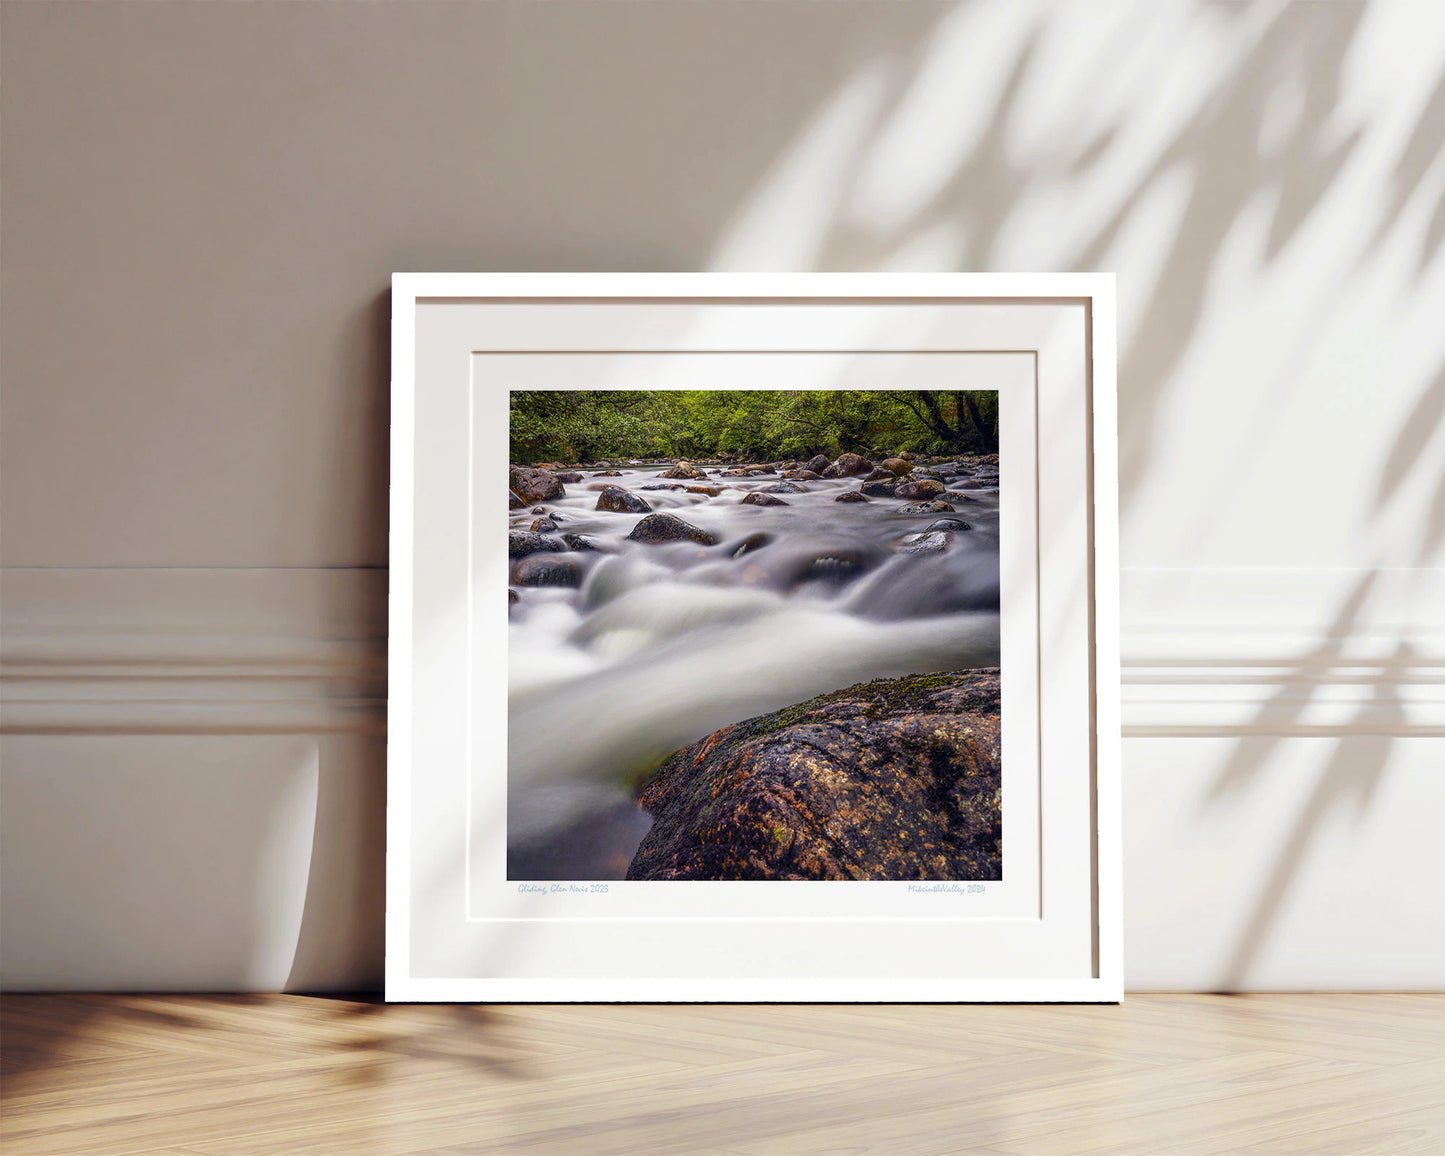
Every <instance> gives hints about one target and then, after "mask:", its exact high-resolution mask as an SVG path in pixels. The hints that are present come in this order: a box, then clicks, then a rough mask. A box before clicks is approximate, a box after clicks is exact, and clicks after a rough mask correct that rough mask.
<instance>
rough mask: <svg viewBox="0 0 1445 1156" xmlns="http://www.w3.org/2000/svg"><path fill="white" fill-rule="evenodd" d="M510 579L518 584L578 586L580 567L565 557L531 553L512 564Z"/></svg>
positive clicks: (580, 580)
mask: <svg viewBox="0 0 1445 1156" xmlns="http://www.w3.org/2000/svg"><path fill="white" fill-rule="evenodd" d="M559 544H560V543H559ZM512 581H513V582H515V583H516V584H517V585H518V586H580V585H581V584H582V568H581V567H580V566H578V565H577V563H576V562H574V561H572V559H570V558H567V557H558V556H556V555H554V554H531V555H528V556H527V557H526V558H522V559H520V560H519V561H517V562H515V563H514V564H513V565H512Z"/></svg>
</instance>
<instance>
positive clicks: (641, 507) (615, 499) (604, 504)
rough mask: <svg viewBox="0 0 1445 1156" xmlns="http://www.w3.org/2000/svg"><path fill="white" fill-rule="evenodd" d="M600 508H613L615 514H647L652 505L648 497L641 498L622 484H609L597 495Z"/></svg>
mask: <svg viewBox="0 0 1445 1156" xmlns="http://www.w3.org/2000/svg"><path fill="white" fill-rule="evenodd" d="M597 508H598V509H599V510H611V511H612V512H613V513H614V514H645V513H647V511H648V510H650V509H652V506H651V505H650V504H649V503H648V501H647V499H646V498H639V497H638V496H637V495H636V494H634V493H632V492H631V491H630V490H624V489H623V488H622V487H621V486H607V487H606V488H604V489H603V491H602V493H601V494H599V495H598V496H597Z"/></svg>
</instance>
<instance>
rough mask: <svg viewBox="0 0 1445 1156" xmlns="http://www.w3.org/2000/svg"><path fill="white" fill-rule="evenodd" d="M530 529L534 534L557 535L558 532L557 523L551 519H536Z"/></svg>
mask: <svg viewBox="0 0 1445 1156" xmlns="http://www.w3.org/2000/svg"><path fill="white" fill-rule="evenodd" d="M528 529H529V530H531V531H532V533H534V534H555V533H556V532H557V523H556V522H554V521H552V519H551V518H536V519H534V520H533V522H532V524H531V526H529V527H528Z"/></svg>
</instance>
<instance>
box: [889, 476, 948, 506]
mask: <svg viewBox="0 0 1445 1156" xmlns="http://www.w3.org/2000/svg"><path fill="white" fill-rule="evenodd" d="M943 490H944V486H943V483H942V482H940V481H939V480H938V479H937V478H917V479H914V480H912V481H907V482H900V483H899V484H898V488H897V489H896V490H894V491H893V492H894V494H895V495H896V496H897V497H900V498H908V499H910V500H911V501H917V500H919V499H926V498H936V497H938V495H940V494H941V493H943Z"/></svg>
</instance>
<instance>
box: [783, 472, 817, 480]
mask: <svg viewBox="0 0 1445 1156" xmlns="http://www.w3.org/2000/svg"><path fill="white" fill-rule="evenodd" d="M822 476H823V475H822V474H815V473H814V472H813V471H812V470H784V471H783V477H785V478H787V479H788V481H790V482H816V481H817V480H818V479H819V478H821V477H822Z"/></svg>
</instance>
